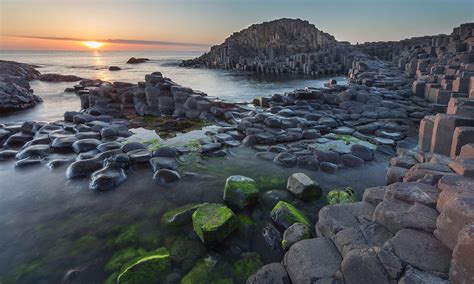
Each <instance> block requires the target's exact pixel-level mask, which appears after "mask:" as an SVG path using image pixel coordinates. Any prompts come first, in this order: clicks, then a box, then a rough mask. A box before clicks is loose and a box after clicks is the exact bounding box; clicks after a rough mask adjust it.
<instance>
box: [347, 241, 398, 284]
mask: <svg viewBox="0 0 474 284" xmlns="http://www.w3.org/2000/svg"><path fill="white" fill-rule="evenodd" d="M395 259H396V257H395ZM397 260H398V259H397ZM398 265H399V268H400V272H401V271H402V269H403V267H402V264H401V262H400V260H398ZM341 270H342V273H343V274H344V279H345V280H346V283H348V284H351V283H392V281H393V280H392V279H390V277H389V275H387V273H386V271H385V268H384V266H383V264H382V263H381V261H380V259H379V256H378V254H377V252H376V250H375V249H374V248H361V249H355V250H352V251H350V252H349V253H347V255H346V256H345V257H344V260H343V261H342V264H341ZM391 280H392V281H391Z"/></svg>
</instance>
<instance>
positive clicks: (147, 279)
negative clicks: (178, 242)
mask: <svg viewBox="0 0 474 284" xmlns="http://www.w3.org/2000/svg"><path fill="white" fill-rule="evenodd" d="M170 266H171V261H170V254H169V252H168V251H167V250H166V249H165V248H161V249H159V250H158V252H157V253H156V254H154V255H151V256H146V257H143V258H141V259H139V260H137V261H135V262H134V263H132V264H131V265H129V266H128V267H126V268H125V269H124V270H123V272H122V273H120V275H119V276H118V277H117V283H127V284H128V283H160V280H161V279H163V278H164V276H165V272H166V271H167V270H168V269H169V268H170Z"/></svg>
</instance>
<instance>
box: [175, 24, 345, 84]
mask: <svg viewBox="0 0 474 284" xmlns="http://www.w3.org/2000/svg"><path fill="white" fill-rule="evenodd" d="M347 48H349V49H350V45H349V44H345V43H339V42H337V41H336V39H335V38H334V37H333V36H332V35H330V34H327V33H325V32H322V31H320V30H318V29H317V28H316V27H315V26H314V25H313V24H310V23H309V22H308V21H303V20H300V19H279V20H274V21H270V22H264V23H261V24H255V25H251V26H250V27H248V28H246V29H244V30H242V31H240V32H237V33H234V34H232V35H231V36H230V37H228V38H227V39H226V40H225V41H224V43H222V44H220V45H216V46H213V47H212V48H211V50H210V51H209V52H208V53H206V54H204V55H202V56H201V57H199V58H196V59H192V60H187V61H184V62H183V65H185V66H196V65H204V66H207V67H211V68H224V69H234V68H235V69H242V70H247V71H256V72H260V73H303V74H308V75H309V74H314V75H319V74H321V73H329V74H332V73H338V72H341V71H346V70H345V69H346V67H348V66H345V64H343V62H344V60H343V58H344V57H345V54H346V53H347V52H346V51H347V50H346V49H347Z"/></svg>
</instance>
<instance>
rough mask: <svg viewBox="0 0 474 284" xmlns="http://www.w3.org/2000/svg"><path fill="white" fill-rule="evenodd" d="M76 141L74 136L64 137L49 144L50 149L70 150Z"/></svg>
mask: <svg viewBox="0 0 474 284" xmlns="http://www.w3.org/2000/svg"><path fill="white" fill-rule="evenodd" d="M76 141H77V138H76V136H64V137H58V138H55V139H54V140H53V142H52V143H51V148H55V149H58V150H69V149H72V144H74V142H76Z"/></svg>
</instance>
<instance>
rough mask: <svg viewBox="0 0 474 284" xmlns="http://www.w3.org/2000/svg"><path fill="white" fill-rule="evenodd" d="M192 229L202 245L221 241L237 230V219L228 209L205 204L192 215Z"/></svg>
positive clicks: (223, 206)
mask: <svg viewBox="0 0 474 284" xmlns="http://www.w3.org/2000/svg"><path fill="white" fill-rule="evenodd" d="M192 219H193V227H194V231H195V232H196V234H197V235H198V236H199V238H200V239H201V241H202V242H203V243H212V242H216V241H222V240H224V239H225V238H226V237H227V236H229V235H230V234H231V233H232V232H233V231H234V230H235V229H237V219H236V218H235V215H234V212H232V210H230V209H229V208H228V207H226V206H225V205H222V204H217V203H207V204H204V205H202V206H200V207H199V208H198V209H197V210H196V211H195V212H194V213H193V218H192Z"/></svg>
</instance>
